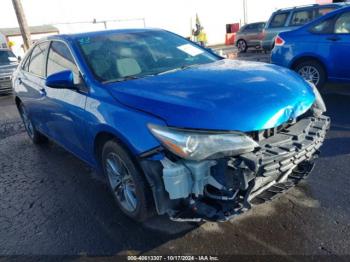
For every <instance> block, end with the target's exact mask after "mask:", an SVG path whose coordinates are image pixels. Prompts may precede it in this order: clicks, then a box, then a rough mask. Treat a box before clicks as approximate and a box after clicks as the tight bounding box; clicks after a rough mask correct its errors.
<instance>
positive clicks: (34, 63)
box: [15, 42, 49, 134]
mask: <svg viewBox="0 0 350 262" xmlns="http://www.w3.org/2000/svg"><path fill="white" fill-rule="evenodd" d="M48 47H49V42H43V43H39V44H37V45H35V46H34V47H33V49H32V51H31V54H30V55H29V56H28V57H27V58H26V61H25V63H24V65H23V67H22V69H21V71H20V74H19V75H18V77H17V79H16V81H17V82H16V83H15V85H16V87H17V90H18V91H17V92H18V93H19V94H20V96H21V99H22V102H23V104H24V106H25V108H26V110H27V113H28V114H29V115H30V118H31V120H32V121H33V123H34V125H35V127H36V128H37V129H38V130H39V131H41V132H43V133H45V134H46V133H47V130H46V129H45V122H46V116H47V111H46V109H47V106H46V102H47V100H46V96H45V78H46V74H45V72H46V58H47V51H48Z"/></svg>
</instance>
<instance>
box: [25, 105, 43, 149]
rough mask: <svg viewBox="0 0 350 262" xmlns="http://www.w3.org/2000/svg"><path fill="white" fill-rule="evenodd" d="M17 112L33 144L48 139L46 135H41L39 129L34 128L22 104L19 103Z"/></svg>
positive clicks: (41, 142)
mask: <svg viewBox="0 0 350 262" xmlns="http://www.w3.org/2000/svg"><path fill="white" fill-rule="evenodd" d="M18 110H19V114H20V116H21V118H22V121H23V124H24V128H25V130H26V132H27V134H28V136H29V138H30V139H31V140H32V142H33V143H34V144H45V143H47V142H48V139H47V137H46V136H44V135H42V134H41V133H40V132H39V131H37V130H36V128H35V126H34V125H33V122H32V120H31V119H30V117H29V115H28V113H27V111H26V109H25V107H24V105H23V104H22V103H21V104H19V106H18Z"/></svg>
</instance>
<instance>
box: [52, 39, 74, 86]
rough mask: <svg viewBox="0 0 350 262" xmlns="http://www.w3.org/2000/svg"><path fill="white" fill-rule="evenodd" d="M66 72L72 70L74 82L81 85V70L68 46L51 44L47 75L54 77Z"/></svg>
mask: <svg viewBox="0 0 350 262" xmlns="http://www.w3.org/2000/svg"><path fill="white" fill-rule="evenodd" d="M64 70H71V71H72V72H73V75H74V82H75V83H76V84H78V83H79V70H78V67H77V66H76V64H75V62H74V59H73V56H72V54H71V52H70V50H69V49H68V47H67V46H66V44H64V43H62V42H58V41H54V42H52V44H51V47H50V51H49V56H48V60H47V75H52V74H54V73H58V72H61V71H64Z"/></svg>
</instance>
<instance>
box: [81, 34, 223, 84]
mask: <svg viewBox="0 0 350 262" xmlns="http://www.w3.org/2000/svg"><path fill="white" fill-rule="evenodd" d="M78 45H79V46H80V49H81V51H82V53H83V56H84V57H85V60H86V61H87V63H88V65H89V67H90V69H91V71H92V72H93V73H94V75H95V77H97V78H98V80H100V81H102V82H114V81H124V80H127V79H133V78H139V77H144V76H148V75H156V74H160V73H166V72H169V71H172V70H177V69H184V68H186V67H190V66H195V65H199V64H206V63H211V62H214V61H217V60H219V58H218V57H217V56H215V55H214V54H211V53H210V52H208V51H206V50H205V49H202V48H200V47H198V46H196V45H194V44H193V43H191V42H190V41H188V40H186V39H184V38H181V37H179V36H177V35H175V34H172V33H169V32H166V31H144V32H130V33H106V34H104V35H97V36H93V37H84V38H79V39H78Z"/></svg>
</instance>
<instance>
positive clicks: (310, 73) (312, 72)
mask: <svg viewBox="0 0 350 262" xmlns="http://www.w3.org/2000/svg"><path fill="white" fill-rule="evenodd" d="M298 74H299V75H301V76H302V77H303V78H304V79H305V80H306V81H309V82H311V83H313V84H314V85H316V86H317V85H318V83H319V82H320V72H319V71H318V70H317V68H316V67H314V66H311V65H308V66H303V67H302V68H300V69H299V70H298Z"/></svg>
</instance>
